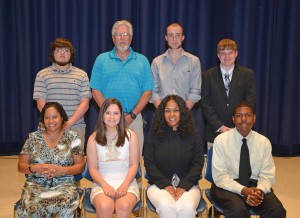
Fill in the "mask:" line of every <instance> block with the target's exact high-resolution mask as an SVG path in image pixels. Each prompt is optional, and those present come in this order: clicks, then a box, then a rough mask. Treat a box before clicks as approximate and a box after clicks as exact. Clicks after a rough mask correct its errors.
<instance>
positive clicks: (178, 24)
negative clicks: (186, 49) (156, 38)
mask: <svg viewBox="0 0 300 218" xmlns="http://www.w3.org/2000/svg"><path fill="white" fill-rule="evenodd" d="M170 26H174V27H176V26H179V27H181V29H182V35H184V29H183V27H182V25H181V24H180V23H177V22H173V23H170V24H169V25H168V26H167V27H166V30H165V35H167V34H168V28H169V27H170Z"/></svg>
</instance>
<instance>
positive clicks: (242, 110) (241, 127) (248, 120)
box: [232, 107, 256, 137]
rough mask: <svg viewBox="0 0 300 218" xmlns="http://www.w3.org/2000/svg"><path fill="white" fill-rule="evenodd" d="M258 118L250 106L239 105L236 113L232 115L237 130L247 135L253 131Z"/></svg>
mask: <svg viewBox="0 0 300 218" xmlns="http://www.w3.org/2000/svg"><path fill="white" fill-rule="evenodd" d="M255 120H256V116H255V114H253V111H252V109H251V108H249V107H239V108H237V109H236V111H235V114H234V115H233V116H232V122H233V123H234V125H235V127H236V129H237V131H238V132H239V133H240V134H241V135H242V136H244V137H246V136H247V135H248V134H249V132H250V131H251V129H252V127H253V125H254V123H255Z"/></svg>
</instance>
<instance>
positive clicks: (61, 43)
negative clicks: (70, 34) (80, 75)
mask: <svg viewBox="0 0 300 218" xmlns="http://www.w3.org/2000/svg"><path fill="white" fill-rule="evenodd" d="M56 48H69V49H70V53H71V58H70V63H72V64H74V62H75V49H74V47H73V45H72V43H71V42H70V41H69V40H67V39H65V38H57V39H56V40H55V41H54V42H52V43H51V44H50V55H49V61H50V62H51V63H54V62H55V59H54V51H55V49H56Z"/></svg>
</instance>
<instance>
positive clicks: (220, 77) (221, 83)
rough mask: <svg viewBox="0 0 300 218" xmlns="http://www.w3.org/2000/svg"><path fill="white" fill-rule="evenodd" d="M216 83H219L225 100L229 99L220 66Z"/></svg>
mask: <svg viewBox="0 0 300 218" xmlns="http://www.w3.org/2000/svg"><path fill="white" fill-rule="evenodd" d="M216 81H217V83H218V86H219V87H220V90H221V93H222V95H223V96H224V98H225V99H227V95H226V89H225V85H224V81H223V76H222V72H221V68H220V65H219V66H218V68H217V74H216ZM229 92H230V91H229Z"/></svg>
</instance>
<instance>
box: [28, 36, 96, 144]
mask: <svg viewBox="0 0 300 218" xmlns="http://www.w3.org/2000/svg"><path fill="white" fill-rule="evenodd" d="M74 60H75V50H74V48H73V45H72V44H71V42H70V41H68V40H67V39H64V38H57V39H56V40H55V41H54V42H52V43H51V45H50V62H52V65H51V66H49V67H47V68H45V69H42V70H41V71H40V72H39V73H38V74H37V75H36V78H35V83H34V91H33V99H35V100H36V103H37V107H38V110H39V111H40V112H41V110H42V109H43V107H44V105H45V104H46V102H58V103H60V104H61V105H62V106H63V108H64V109H65V111H66V113H67V115H68V117H69V120H68V121H67V122H66V123H65V124H64V130H69V129H71V130H73V131H75V132H77V133H78V134H79V135H80V138H81V146H82V148H84V141H85V122H84V114H85V112H86V111H87V110H88V108H89V102H90V98H91V97H92V95H91V90H90V87H89V78H88V76H87V74H86V72H84V71H83V70H81V69H79V68H77V67H74V66H73V64H74Z"/></svg>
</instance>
